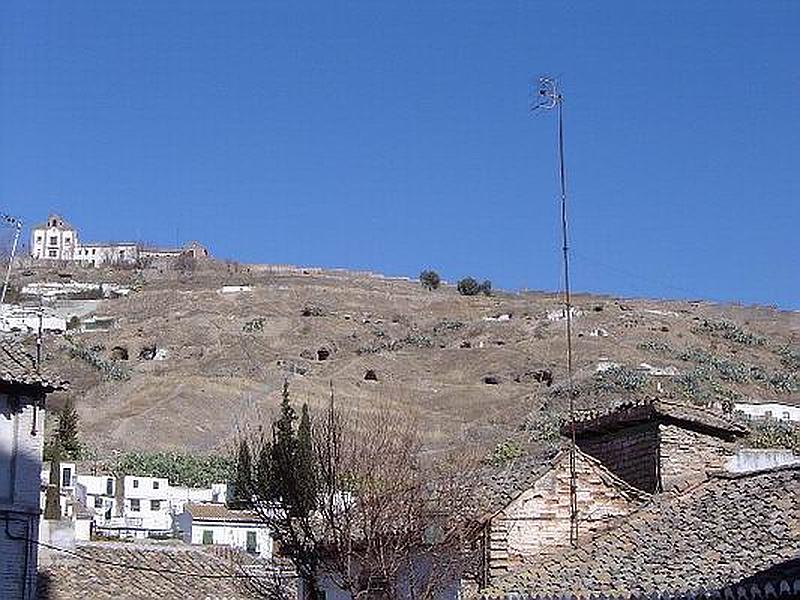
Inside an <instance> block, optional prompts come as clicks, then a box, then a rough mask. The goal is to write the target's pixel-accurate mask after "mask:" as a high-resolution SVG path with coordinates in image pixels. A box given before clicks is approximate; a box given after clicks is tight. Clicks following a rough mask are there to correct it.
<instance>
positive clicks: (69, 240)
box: [64, 236, 72, 244]
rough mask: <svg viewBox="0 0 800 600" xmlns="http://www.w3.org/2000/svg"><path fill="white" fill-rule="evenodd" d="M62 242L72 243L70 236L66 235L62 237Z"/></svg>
mask: <svg viewBox="0 0 800 600" xmlns="http://www.w3.org/2000/svg"><path fill="white" fill-rule="evenodd" d="M64 243H65V244H70V243H72V238H70V237H69V236H66V237H65V238H64Z"/></svg>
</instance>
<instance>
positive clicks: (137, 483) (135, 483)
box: [133, 479, 139, 488]
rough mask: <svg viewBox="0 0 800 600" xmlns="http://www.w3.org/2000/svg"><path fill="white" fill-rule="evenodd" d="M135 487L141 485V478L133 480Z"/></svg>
mask: <svg viewBox="0 0 800 600" xmlns="http://www.w3.org/2000/svg"><path fill="white" fill-rule="evenodd" d="M133 487H135V488H137V487H139V480H138V479H134V480H133Z"/></svg>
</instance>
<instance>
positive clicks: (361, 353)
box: [19, 262, 800, 450]
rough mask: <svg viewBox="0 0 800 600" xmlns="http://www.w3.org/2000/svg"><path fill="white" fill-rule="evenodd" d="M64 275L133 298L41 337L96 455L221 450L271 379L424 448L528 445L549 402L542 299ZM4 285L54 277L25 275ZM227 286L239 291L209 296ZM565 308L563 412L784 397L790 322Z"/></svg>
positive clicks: (137, 274) (553, 404)
mask: <svg viewBox="0 0 800 600" xmlns="http://www.w3.org/2000/svg"><path fill="white" fill-rule="evenodd" d="M65 269H66V271H67V272H68V273H69V274H70V277H71V278H72V279H73V280H75V281H88V280H91V279H94V280H96V281H99V280H102V281H109V280H114V281H118V282H122V283H127V284H130V285H132V286H133V290H134V291H132V293H131V294H130V295H129V296H127V297H122V298H116V299H109V300H104V301H102V302H100V303H99V304H98V306H97V308H96V310H95V313H94V314H95V315H96V316H102V317H110V318H112V319H113V325H112V326H111V327H110V329H109V330H108V331H97V332H71V333H70V334H69V335H68V336H67V337H66V338H65V337H58V336H52V337H48V339H47V342H46V358H47V360H48V362H49V365H50V367H51V368H54V369H58V370H60V371H62V372H63V374H64V375H65V376H66V377H67V378H68V379H69V380H70V381H71V382H72V388H71V390H70V391H69V392H68V394H71V395H72V396H73V397H74V399H75V402H76V405H77V407H78V410H79V413H80V415H81V419H82V427H83V436H84V439H85V440H87V441H89V442H90V443H91V444H92V445H95V446H97V447H98V448H99V449H101V450H110V449H144V450H152V449H182V450H185V449H191V450H213V449H217V448H222V447H226V446H227V445H228V443H229V441H230V439H231V435H232V433H233V432H234V431H235V429H236V427H237V426H238V425H240V424H242V423H246V422H248V421H252V419H254V418H256V416H257V415H258V414H259V412H261V411H263V410H269V409H271V408H272V407H274V406H275V405H276V404H277V402H278V401H279V397H280V386H281V383H282V381H283V379H284V378H286V377H288V378H289V380H290V385H291V392H292V395H293V397H294V398H295V399H296V400H298V401H300V402H306V401H307V402H308V403H309V405H310V406H312V407H315V406H320V405H321V404H322V403H325V402H327V399H328V395H329V382H331V381H332V382H333V384H334V387H335V390H336V395H337V398H338V401H339V403H340V405H342V406H348V407H351V408H352V409H354V410H358V411H369V410H371V409H374V407H376V406H389V407H391V408H393V409H396V410H398V411H403V412H407V413H410V414H414V415H416V416H417V417H418V418H419V423H420V427H421V428H422V429H423V430H424V431H423V433H424V435H425V438H426V439H427V441H428V443H429V445H430V447H431V448H438V447H443V446H446V445H451V444H454V443H461V444H477V445H479V446H481V447H485V448H489V447H491V446H493V445H495V444H497V443H498V442H501V441H503V440H505V439H508V438H510V437H513V438H517V439H528V438H530V437H533V438H537V436H538V437H542V436H544V437H546V436H548V435H550V434H551V433H552V426H553V423H554V422H555V419H556V418H557V416H558V414H559V413H560V412H561V411H562V410H563V407H564V402H565V394H564V383H565V381H564V380H565V368H564V353H565V343H564V322H563V320H553V319H555V318H556V317H557V316H558V313H559V310H560V300H559V298H558V296H557V295H555V294H552V293H524V294H506V293H501V292H498V293H495V294H494V295H493V296H491V297H486V296H475V297H462V296H459V295H458V294H457V292H456V291H455V289H454V288H453V287H451V286H446V287H443V288H441V289H439V290H437V291H432V292H431V291H426V290H425V289H423V288H422V287H421V286H420V285H419V284H418V283H417V282H413V281H404V280H392V279H382V278H378V277H373V276H368V275H359V274H352V273H346V272H324V271H318V270H311V271H306V272H304V271H302V270H288V269H278V268H269V267H259V266H249V267H244V266H240V265H236V264H225V263H217V262H208V263H205V264H203V265H198V266H197V268H195V269H194V270H193V271H191V272H188V271H187V272H177V271H175V270H174V269H171V268H166V267H164V268H161V269H153V268H150V269H146V270H143V271H109V270H95V269H81V268H79V267H65V268H62V270H61V271H62V273H61V276H60V279H61V280H64V279H66V278H67V273H64V270H65ZM19 278H20V280H21V281H20V283H21V284H25V283H28V282H31V281H43V280H53V279H59V276H58V275H57V273H56V272H55V271H52V270H45V269H41V268H32V269H28V270H26V271H24V272H23V273H22V274H20V275H19ZM238 284H241V285H248V286H252V290H251V291H243V292H238V293H222V292H221V291H220V289H221V287H222V286H223V285H238ZM575 305H576V311H577V312H576V318H575V321H574V328H575V333H576V337H575V344H574V347H575V361H576V371H577V375H576V381H577V386H578V389H579V391H580V394H579V397H578V403H579V405H580V406H596V405H598V404H603V403H608V402H612V401H614V400H615V399H622V398H626V397H640V396H643V395H656V394H657V395H663V396H669V395H671V396H674V397H681V398H687V399H689V400H691V401H695V402H718V403H726V402H730V401H736V400H739V399H755V400H757V401H768V400H779V401H783V402H792V403H797V402H798V401H800V396H798V361H799V360H800V357H799V356H798V342H799V341H800V316H799V315H798V313H792V312H781V311H778V310H775V309H771V308H760V307H741V306H723V305H718V304H712V303H708V302H702V301H666V300H644V299H635V300H634V299H617V298H610V297H601V296H591V295H578V296H576V298H575ZM506 315H507V316H506ZM84 318H85V317H84ZM115 348H117V349H116V350H115ZM124 351H127V355H128V357H127V359H124V358H122V356H123V354H124ZM154 352H155V353H156V354H155V356H156V360H152V359H151V358H152V356H153V353H154ZM115 356H116V357H117V358H116V359H115V358H114V357H115ZM159 359H160V360H159ZM642 363H646V364H647V365H649V367H650V368H648V367H647V366H642ZM598 368H600V369H603V368H606V369H607V370H606V371H604V372H598ZM368 372H369V373H370V375H369V376H367V379H365V375H366V374H367V373H368ZM373 374H374V379H373V380H370V379H369V377H370V376H371V375H373ZM63 399H64V397H63V395H62V396H61V397H55V398H54V399H53V404H54V405H56V406H58V404H59V403H60V402H63Z"/></svg>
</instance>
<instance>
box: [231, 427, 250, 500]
mask: <svg viewBox="0 0 800 600" xmlns="http://www.w3.org/2000/svg"><path fill="white" fill-rule="evenodd" d="M252 485H253V461H252V459H251V457H250V446H249V445H248V443H247V441H246V440H244V439H243V440H240V441H239V449H238V451H237V453H236V469H235V472H234V480H233V504H234V505H235V506H238V507H247V506H250V504H251V500H250V499H251V497H252Z"/></svg>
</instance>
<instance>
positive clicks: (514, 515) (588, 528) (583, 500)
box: [487, 452, 637, 581]
mask: <svg viewBox="0 0 800 600" xmlns="http://www.w3.org/2000/svg"><path fill="white" fill-rule="evenodd" d="M576 467H577V484H578V498H577V499H578V519H579V527H578V531H579V537H580V538H586V537H589V536H591V535H593V534H594V533H596V532H598V531H600V530H603V529H605V528H607V527H608V526H609V525H610V524H611V523H612V522H613V520H614V519H616V518H617V517H620V516H623V515H626V514H628V513H630V512H631V511H632V510H633V509H634V508H635V506H636V504H637V503H636V501H635V500H633V499H631V498H630V497H629V496H627V495H626V494H624V493H623V492H622V491H621V489H620V486H619V485H618V482H614V481H613V478H612V477H611V476H609V474H608V473H604V472H603V469H602V467H600V466H598V465H597V464H596V463H595V462H594V461H592V460H591V459H588V458H586V457H583V456H581V455H580V453H579V454H578V458H577V461H576ZM569 480H570V476H569V454H568V453H566V452H565V453H564V454H563V456H562V458H561V460H559V462H558V463H557V464H556V465H555V466H554V468H553V469H552V470H551V471H549V472H548V473H546V474H545V475H544V476H543V477H542V478H541V479H539V480H538V481H537V482H536V484H535V485H534V486H533V487H532V488H530V489H528V490H526V491H525V492H523V493H522V494H521V495H520V496H519V497H518V498H516V499H515V500H513V501H512V502H511V503H510V504H509V505H508V506H507V507H505V508H504V509H503V510H502V511H501V512H500V513H499V514H497V515H496V516H495V518H494V519H492V521H491V523H490V530H489V536H488V537H489V539H488V544H487V545H488V552H489V556H488V565H489V574H488V575H489V580H490V581H492V580H495V581H496V578H497V577H501V576H503V575H506V574H507V573H509V572H510V571H513V570H515V569H516V568H517V567H519V566H521V565H522V564H523V563H526V562H527V563H529V562H530V561H531V559H533V558H535V557H537V556H545V555H549V554H552V553H554V552H559V551H560V550H562V549H563V548H564V547H566V546H569V543H570V497H569V483H570V481H569Z"/></svg>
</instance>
